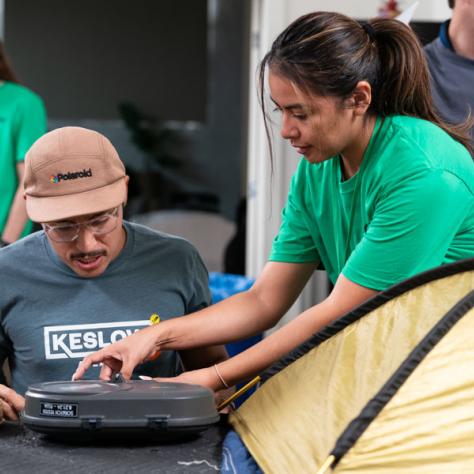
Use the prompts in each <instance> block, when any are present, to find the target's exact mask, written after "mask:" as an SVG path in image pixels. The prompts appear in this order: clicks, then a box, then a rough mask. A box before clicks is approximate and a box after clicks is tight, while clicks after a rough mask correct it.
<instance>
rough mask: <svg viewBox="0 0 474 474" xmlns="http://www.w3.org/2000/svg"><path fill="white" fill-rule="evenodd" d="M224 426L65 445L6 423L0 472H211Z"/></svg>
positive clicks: (0, 434)
mask: <svg viewBox="0 0 474 474" xmlns="http://www.w3.org/2000/svg"><path fill="white" fill-rule="evenodd" d="M227 430H228V427H227V425H224V424H219V425H215V426H212V427H211V428H208V429H207V430H206V431H204V432H202V433H201V434H200V435H198V436H197V437H194V438H191V439H188V440H184V441H180V442H172V443H163V442H159V441H140V440H133V439H132V440H128V439H127V440H126V442H124V441H120V442H114V443H111V442H107V443H104V442H91V441H89V442H81V443H77V442H74V443H70V442H64V441H61V440H56V439H51V438H50V437H46V436H44V435H41V434H38V433H35V432H33V431H30V430H27V429H26V428H24V427H23V426H21V425H19V424H16V423H13V422H6V423H4V424H3V425H1V426H0V472H1V473H2V474H40V473H48V474H55V473H58V474H59V473H61V474H63V473H67V474H76V473H81V474H83V473H94V474H99V473H100V474H102V473H104V474H105V473H114V474H120V473H152V472H153V473H155V472H163V473H167V474H168V473H170V474H173V473H196V474H197V473H210V472H212V473H215V472H217V471H218V470H219V465H220V459H221V445H222V440H223V438H224V436H225V433H226V432H227Z"/></svg>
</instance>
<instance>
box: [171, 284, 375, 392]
mask: <svg viewBox="0 0 474 474" xmlns="http://www.w3.org/2000/svg"><path fill="white" fill-rule="evenodd" d="M375 294H377V291H375V290H371V289H369V288H365V287H363V286H360V285H357V284H356V283H353V282H351V281H350V280H348V279H347V278H345V277H344V276H343V275H340V276H339V278H338V280H337V282H336V285H335V287H334V289H333V291H332V292H331V294H330V295H329V296H328V297H327V298H326V299H325V300H324V301H322V302H321V303H319V304H317V305H316V306H313V307H311V308H309V309H308V310H306V311H305V312H303V313H301V314H300V315H299V316H298V317H297V318H295V319H294V320H293V321H291V322H289V323H288V324H286V325H285V326H283V327H282V328H280V329H279V330H278V331H275V332H274V333H273V334H272V335H270V336H269V337H267V338H265V339H263V341H261V342H260V343H258V344H256V345H254V346H252V347H250V348H249V349H247V350H246V351H244V352H242V353H240V354H238V355H236V356H234V357H232V358H231V359H228V360H226V361H224V362H221V363H220V364H219V367H218V371H219V374H220V375H221V376H222V378H223V379H224V380H225V382H226V383H227V385H229V386H231V385H234V384H236V383H238V382H242V381H244V380H248V379H250V378H252V377H253V376H255V375H256V374H258V373H260V372H261V371H262V370H264V369H266V368H267V367H268V366H270V365H271V364H273V363H274V362H276V361H277V360H279V359H280V358H281V357H283V356H284V355H286V354H288V353H289V352H291V351H292V350H293V349H295V348H296V347H298V346H299V345H300V344H302V343H303V342H305V341H306V340H307V339H309V338H310V337H311V336H312V335H313V334H315V333H316V332H318V331H319V330H320V329H322V328H323V327H324V326H327V325H328V324H330V323H331V322H333V321H335V320H336V319H338V318H339V317H341V316H343V315H344V314H345V313H347V312H348V311H350V310H352V309H354V308H355V307H357V306H359V305H360V304H361V303H363V302H364V301H366V300H367V299H369V298H371V297H372V296H374V295H375ZM178 380H179V381H180V382H186V383H194V384H198V385H204V386H207V387H209V388H211V389H213V390H218V389H220V388H222V382H221V380H220V379H219V377H218V375H217V374H216V373H215V369H214V368H213V367H210V368H206V369H202V370H197V371H194V372H185V373H184V374H182V375H180V376H179V378H178Z"/></svg>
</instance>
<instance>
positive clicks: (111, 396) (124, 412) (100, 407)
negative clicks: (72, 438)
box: [21, 380, 219, 438]
mask: <svg viewBox="0 0 474 474" xmlns="http://www.w3.org/2000/svg"><path fill="white" fill-rule="evenodd" d="M21 418H22V421H23V423H24V424H25V426H27V427H28V428H30V429H32V430H34V431H37V432H40V433H45V434H49V435H68V434H76V435H77V434H82V435H102V434H120V435H121V434H126V433H136V434H144V435H157V436H160V437H165V438H166V437H170V438H173V437H176V436H180V435H185V434H188V435H189V434H196V433H199V432H201V431H203V430H205V429H206V428H207V427H209V426H210V425H212V424H214V423H216V422H218V421H219V414H218V413H217V410H216V407H215V403H214V395H213V392H212V391H211V390H208V389H206V388H204V387H201V386H198V385H189V384H179V383H169V382H155V381H143V380H132V381H118V382H106V381H102V380H79V381H74V382H46V383H40V384H35V385H31V386H30V387H28V390H27V392H26V394H25V409H24V411H23V413H22V415H21Z"/></svg>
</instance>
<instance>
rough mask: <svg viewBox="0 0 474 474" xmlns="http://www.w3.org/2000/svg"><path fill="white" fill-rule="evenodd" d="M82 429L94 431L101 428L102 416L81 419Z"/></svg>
mask: <svg viewBox="0 0 474 474" xmlns="http://www.w3.org/2000/svg"><path fill="white" fill-rule="evenodd" d="M81 426H82V429H84V430H87V431H95V430H99V429H100V428H102V418H98V417H94V418H83V419H82V420H81Z"/></svg>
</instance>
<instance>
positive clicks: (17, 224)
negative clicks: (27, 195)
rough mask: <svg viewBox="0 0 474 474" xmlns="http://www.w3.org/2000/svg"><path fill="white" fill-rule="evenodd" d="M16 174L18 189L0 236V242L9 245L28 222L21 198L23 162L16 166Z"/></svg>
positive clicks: (16, 238)
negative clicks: (0, 238)
mask: <svg viewBox="0 0 474 474" xmlns="http://www.w3.org/2000/svg"><path fill="white" fill-rule="evenodd" d="M16 172H17V176H18V187H17V190H16V194H15V197H14V198H13V202H12V205H11V207H10V212H9V214H8V219H7V222H6V224H5V228H4V229H3V234H2V236H1V237H2V240H3V241H4V242H6V243H9V244H10V243H12V242H14V241H15V240H18V239H19V238H20V236H21V233H22V232H23V229H24V227H25V224H26V222H27V221H28V215H27V214H26V204H25V199H24V197H23V176H24V173H25V164H24V163H23V162H20V163H18V164H17V165H16Z"/></svg>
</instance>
